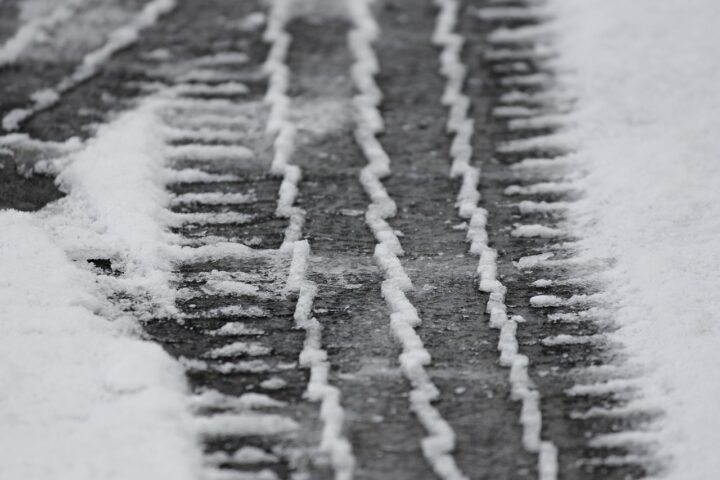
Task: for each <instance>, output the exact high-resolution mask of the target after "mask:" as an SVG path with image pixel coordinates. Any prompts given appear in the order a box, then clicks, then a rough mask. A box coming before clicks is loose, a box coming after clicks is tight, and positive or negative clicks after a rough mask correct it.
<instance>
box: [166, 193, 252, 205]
mask: <svg viewBox="0 0 720 480" xmlns="http://www.w3.org/2000/svg"><path fill="white" fill-rule="evenodd" d="M255 200H256V197H255V195H254V194H253V193H223V192H205V193H192V192H191V193H183V194H181V195H176V196H175V197H174V198H173V199H172V204H173V205H187V204H193V203H197V204H200V205H239V204H244V203H252V202H254V201H255Z"/></svg>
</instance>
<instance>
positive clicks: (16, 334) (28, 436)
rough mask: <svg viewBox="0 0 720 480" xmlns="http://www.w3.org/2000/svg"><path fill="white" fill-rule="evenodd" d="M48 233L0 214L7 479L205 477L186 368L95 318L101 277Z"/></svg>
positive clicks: (130, 332)
mask: <svg viewBox="0 0 720 480" xmlns="http://www.w3.org/2000/svg"><path fill="white" fill-rule="evenodd" d="M41 223H42V220H39V219H38V218H36V217H35V216H34V215H32V214H26V213H19V212H15V211H5V212H0V272H2V277H1V278H0V431H2V434H1V435H0V478H7V479H11V478H12V479H20V478H22V479H24V480H33V479H38V480H41V479H42V480H45V479H68V480H70V479H72V480H84V479H88V480H94V479H97V478H103V479H127V480H130V479H132V480H142V479H148V480H151V479H152V480H155V479H173V480H182V479H188V480H190V479H194V478H198V476H199V471H200V462H201V459H200V453H199V448H198V446H197V445H196V441H195V433H194V430H193V429H194V426H193V422H192V418H191V414H190V412H189V408H188V404H187V397H186V396H185V389H186V386H185V382H184V373H183V370H182V368H181V367H180V366H179V365H178V364H177V363H176V362H174V361H173V360H172V359H171V358H170V357H169V356H168V355H167V354H166V353H165V352H164V351H163V350H162V349H161V348H160V347H159V346H157V345H155V344H153V343H150V342H144V341H141V340H138V339H137V338H136V336H135V335H134V334H135V329H136V326H135V325H134V324H133V322H132V321H131V320H130V319H128V318H118V319H116V320H115V321H108V320H107V319H106V318H103V317H101V316H99V315H98V314H96V313H95V312H97V311H98V310H99V309H100V308H101V302H102V301H103V299H104V298H103V297H104V296H103V295H102V294H101V293H100V292H99V290H98V286H97V285H96V283H95V275H93V274H92V273H90V272H88V271H85V270H83V269H81V268H79V267H78V266H76V264H73V263H72V262H71V261H70V260H69V259H68V258H67V257H66V255H65V253H64V252H63V251H62V249H61V248H59V247H58V246H57V245H56V244H55V243H54V242H53V240H52V238H50V236H49V235H48V234H47V233H46V231H45V230H44V228H43V227H42V226H41Z"/></svg>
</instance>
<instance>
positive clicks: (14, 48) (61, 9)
mask: <svg viewBox="0 0 720 480" xmlns="http://www.w3.org/2000/svg"><path fill="white" fill-rule="evenodd" d="M86 2H87V0H68V1H67V2H65V3H63V4H61V5H58V6H57V7H56V8H54V9H53V10H52V12H50V14H49V15H47V16H44V17H37V18H34V19H32V20H31V21H29V22H27V23H26V24H24V25H22V26H21V27H20V28H19V29H18V30H17V32H15V34H14V35H13V36H12V37H11V38H9V39H8V40H7V41H6V42H5V43H4V44H3V45H2V46H0V67H3V66H6V65H10V64H13V63H15V62H16V61H17V60H18V58H19V57H20V55H22V53H23V51H25V49H26V48H27V47H28V46H30V45H31V44H32V43H33V42H34V41H36V40H37V39H38V38H42V36H43V33H45V32H47V31H50V30H52V29H53V28H54V27H55V26H57V25H59V24H60V23H62V22H65V21H66V20H69V19H70V18H72V17H73V15H75V14H76V13H77V11H78V10H79V9H80V7H82V6H83V4H85V3H86Z"/></svg>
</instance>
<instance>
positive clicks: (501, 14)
mask: <svg viewBox="0 0 720 480" xmlns="http://www.w3.org/2000/svg"><path fill="white" fill-rule="evenodd" d="M475 15H476V16H477V17H478V18H479V19H481V20H485V21H531V22H541V21H547V20H550V19H551V18H552V15H551V13H550V10H548V9H545V8H541V7H527V6H523V7H500V6H497V7H485V8H480V9H478V10H477V11H476V12H475Z"/></svg>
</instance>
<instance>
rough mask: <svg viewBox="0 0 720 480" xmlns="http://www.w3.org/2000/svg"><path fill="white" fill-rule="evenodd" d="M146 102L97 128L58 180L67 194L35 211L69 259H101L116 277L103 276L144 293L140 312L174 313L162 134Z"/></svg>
mask: <svg viewBox="0 0 720 480" xmlns="http://www.w3.org/2000/svg"><path fill="white" fill-rule="evenodd" d="M156 107H157V105H156V104H155V103H154V102H152V101H150V102H147V103H145V104H143V105H142V106H141V107H139V108H138V109H136V110H132V111H130V112H128V113H125V114H123V115H121V116H120V117H118V118H117V119H116V120H115V121H113V122H111V123H110V124H107V125H105V126H103V127H101V128H100V129H99V130H98V133H97V136H96V137H95V138H94V139H91V140H90V141H89V142H88V143H87V145H86V146H85V148H83V149H82V150H80V151H79V152H77V153H76V154H74V155H72V156H71V163H70V164H69V165H68V166H67V167H66V168H64V169H63V170H62V172H61V173H60V175H59V176H58V178H57V181H58V182H59V185H60V186H61V188H62V189H64V190H65V191H66V192H68V196H67V197H65V198H63V199H61V200H59V201H57V202H55V203H54V204H51V205H49V206H48V207H47V208H46V209H44V210H43V211H41V212H40V213H39V215H40V216H41V218H42V219H43V223H44V226H45V228H46V229H47V230H48V231H49V232H50V233H51V234H52V236H53V237H54V240H55V242H56V243H57V245H59V246H60V247H61V248H63V249H64V250H65V251H66V252H68V253H69V255H70V256H71V257H72V258H78V259H81V260H82V261H84V260H86V259H88V258H108V259H110V260H111V261H112V263H113V268H114V269H116V270H119V271H121V272H123V276H122V277H120V278H118V279H116V280H113V279H110V278H108V279H107V281H108V282H110V283H112V284H114V286H115V288H117V289H119V290H124V291H128V292H131V293H134V294H136V296H137V297H138V298H147V299H148V301H147V302H145V304H144V305H139V307H140V308H141V310H142V313H144V314H145V316H151V315H152V314H154V313H158V312H165V313H171V312H174V309H175V307H174V292H173V290H172V289H171V288H170V286H169V282H170V280H171V273H170V272H171V269H172V259H173V255H172V251H171V248H172V245H173V244H174V243H175V238H174V236H173V235H171V234H170V233H168V231H167V226H168V225H169V224H170V222H171V221H172V217H171V215H170V214H169V212H168V211H167V210H166V208H165V207H166V205H167V204H168V203H169V194H168V193H167V192H166V191H165V188H164V186H165V175H164V166H163V165H164V157H163V146H164V143H163V139H162V136H161V135H158V126H157V121H158V119H157V115H156Z"/></svg>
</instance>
